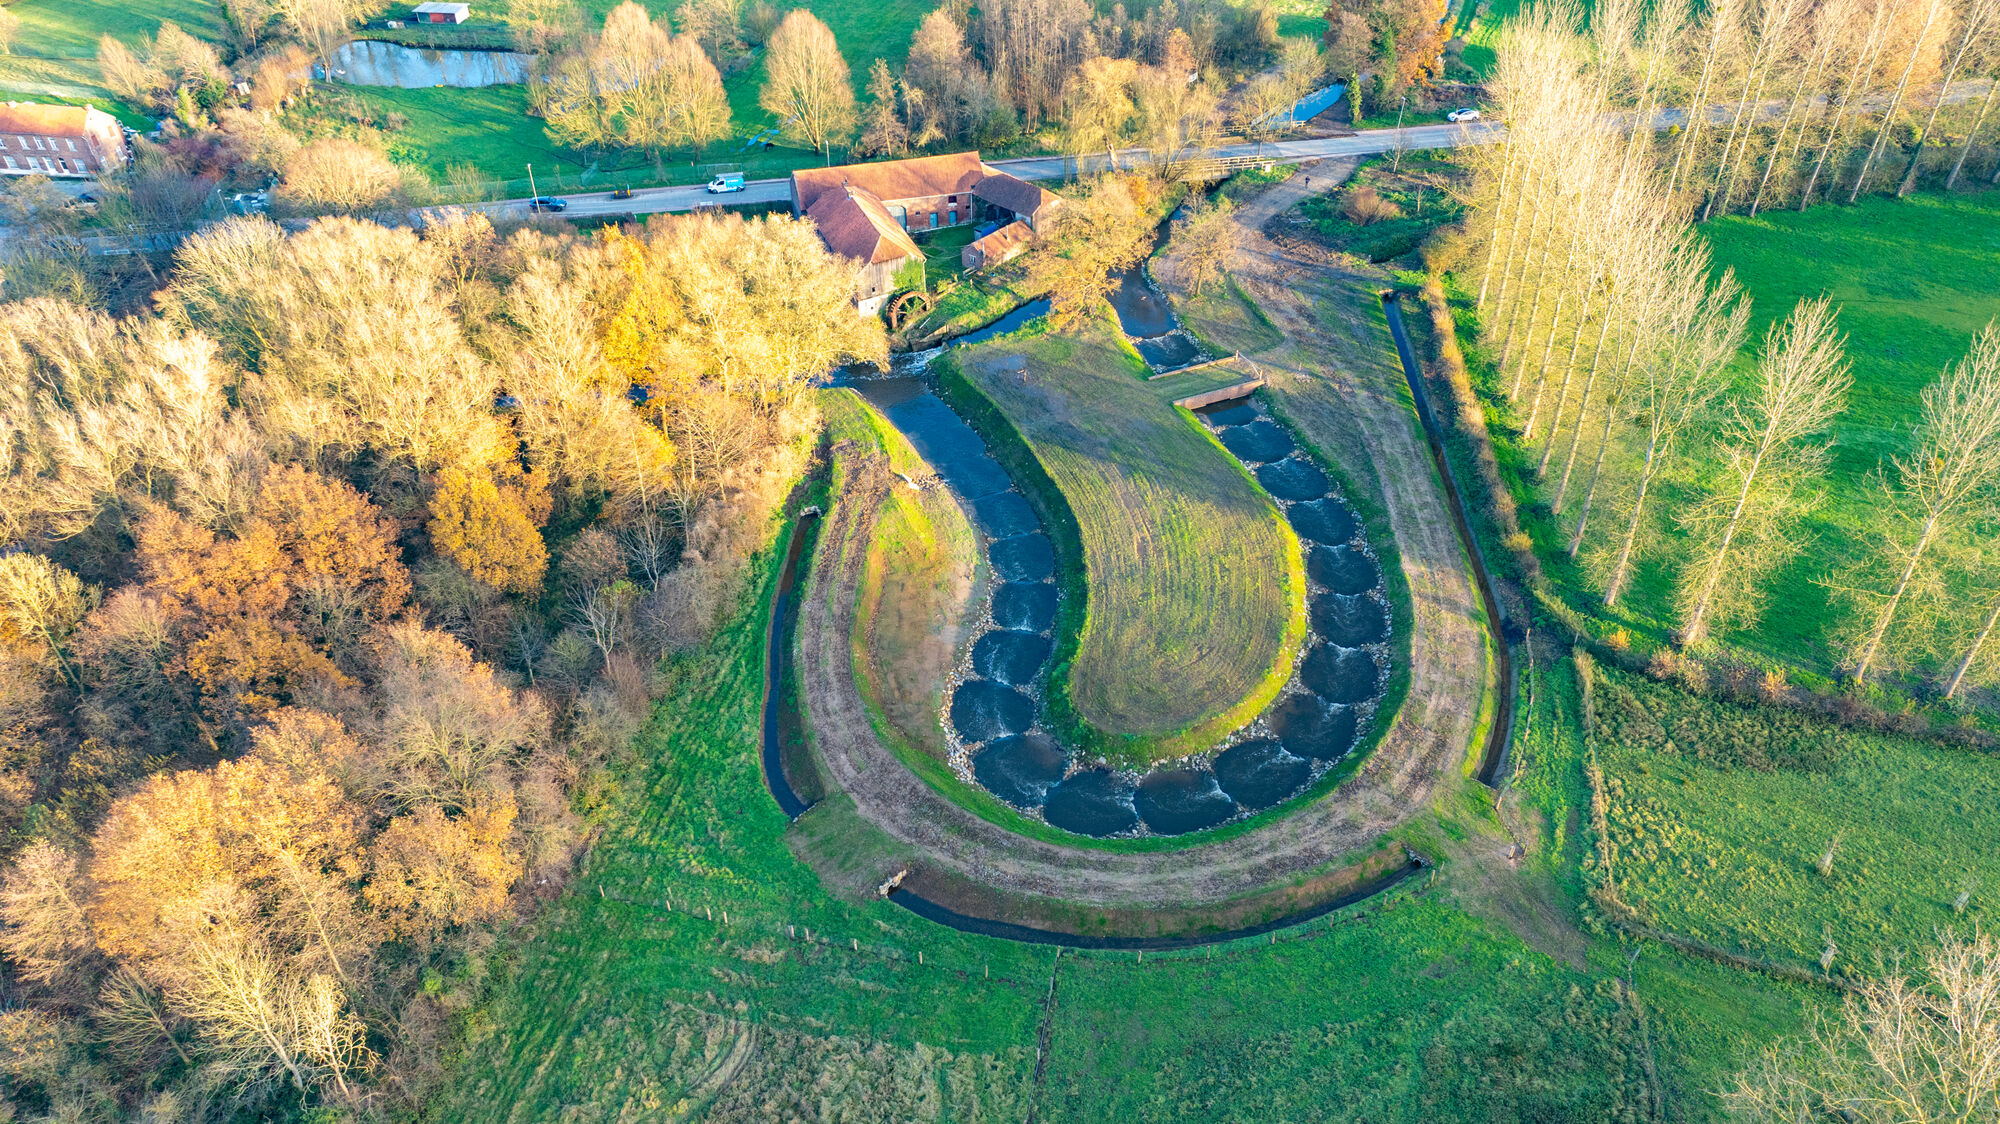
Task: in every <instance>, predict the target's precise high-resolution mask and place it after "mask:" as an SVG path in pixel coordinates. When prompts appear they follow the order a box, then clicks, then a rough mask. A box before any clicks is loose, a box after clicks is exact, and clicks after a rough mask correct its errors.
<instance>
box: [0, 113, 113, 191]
mask: <svg viewBox="0 0 2000 1124" xmlns="http://www.w3.org/2000/svg"><path fill="white" fill-rule="evenodd" d="M128 156H129V153H128V152H127V151H126V145H125V127H124V126H123V125H120V124H119V123H118V119H117V118H116V117H113V116H111V115H110V114H109V113H106V112H104V111H103V110H101V109H96V108H93V107H87V106H78V105H39V104H36V103H34V102H19V101H10V102H8V103H7V104H5V105H0V173H4V174H6V175H10V176H34V175H41V176H50V177H64V176H73V177H85V176H95V175H98V174H100V173H103V172H109V171H115V170H117V169H119V168H122V167H124V166H125V161H126V159H127V157H128Z"/></svg>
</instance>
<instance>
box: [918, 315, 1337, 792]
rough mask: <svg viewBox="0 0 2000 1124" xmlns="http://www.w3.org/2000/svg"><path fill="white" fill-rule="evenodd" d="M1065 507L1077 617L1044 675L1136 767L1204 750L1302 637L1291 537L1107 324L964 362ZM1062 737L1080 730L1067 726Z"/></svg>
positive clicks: (1063, 702)
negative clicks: (1077, 554) (1068, 642)
mask: <svg viewBox="0 0 2000 1124" xmlns="http://www.w3.org/2000/svg"><path fill="white" fill-rule="evenodd" d="M956 362H957V365H958V366H959V368H960V369H961V370H962V371H963V372H964V374H965V376H966V377H967V378H968V379H970V380H971V382H972V383H973V384H974V385H976V386H977V388H978V389H979V390H980V391H981V392H983V393H984V394H985V395H986V396H987V397H988V398H990V399H991V400H992V402H993V403H994V404H995V405H996V406H997V407H998V409H999V411H1000V412H1001V413H1002V414H1003V415H1005V417H1006V419H1007V420H1008V421H1009V422H1011V423H1012V424H1013V426H1014V427H1015V428H1016V429H1018V430H1019V432H1020V434H1021V436H1022V437H1023V438H1024V439H1025V441H1026V442H1027V444H1028V446H1029V447H1030V448H1031V449H1032V450H1033V455H1034V456H1035V457H1036V458H1037V460H1038V461H1039V462H1040V464H1041V467H1042V468H1043V469H1044V470H1045V471H1046V472H1047V474H1048V477H1049V478H1050V479H1051V480H1052V481H1053V484H1054V487H1055V488H1056V489H1057V490H1058V491H1059V492H1060V493H1061V500H1062V502H1063V503H1064V504H1066V505H1067V506H1068V508H1069V510H1070V511H1071V512H1072V513H1073V514H1074V517H1075V522H1076V526H1077V528H1078V532H1079V535H1080V539H1081V549H1082V558H1083V568H1084V580H1085V583H1086V588H1087V595H1086V604H1087V609H1086V614H1087V616H1086V618H1085V620H1084V621H1083V622H1082V625H1081V628H1080V629H1079V630H1078V636H1077V641H1076V649H1075V652H1074V654H1073V656H1069V655H1068V654H1067V653H1066V652H1065V651H1064V650H1063V649H1062V648H1058V651H1057V654H1056V663H1055V665H1054V667H1053V670H1052V672H1051V676H1050V678H1051V681H1052V684H1053V686H1052V691H1053V693H1054V695H1055V697H1054V698H1053V699H1052V701H1053V702H1054V704H1055V706H1054V709H1055V713H1056V716H1057V718H1058V720H1059V721H1060V720H1061V719H1062V718H1063V716H1064V715H1063V711H1064V709H1065V706H1066V707H1067V708H1068V709H1069V710H1070V711H1071V712H1073V714H1074V716H1075V718H1076V719H1077V720H1078V722H1079V723H1081V724H1084V725H1087V727H1088V728H1089V730H1091V731H1095V732H1096V734H1097V735H1098V737H1096V738H1094V739H1093V738H1090V737H1089V736H1088V732H1087V731H1086V732H1085V736H1084V737H1082V738H1079V741H1080V743H1081V744H1085V745H1088V746H1090V747H1091V748H1093V749H1098V750H1100V751H1103V752H1108V753H1111V754H1113V755H1121V756H1129V757H1131V758H1136V759H1145V758H1150V757H1159V756H1169V755H1173V754H1176V753H1187V752H1191V751H1194V750H1198V749H1201V748H1204V747H1205V746H1206V744H1207V743H1208V742H1209V741H1212V740H1213V738H1214V737H1215V736H1216V735H1218V734H1220V733H1224V732H1226V731H1228V730H1230V729H1233V728H1234V727H1235V726H1237V725H1240V724H1241V723H1242V722H1243V721H1245V720H1247V719H1248V718H1249V717H1250V716H1251V715H1253V714H1255V713H1256V712H1257V711H1259V710H1261V709H1262V708H1263V706H1264V704H1265V703H1266V702H1268V701H1269V699H1270V698H1271V697H1272V696H1273V695H1274V694H1275V693H1276V691H1277V690H1278V689H1279V688H1280V687H1282V686H1283V683H1284V681H1285V679H1286V678H1287V677H1288V676H1289V675H1290V673H1291V656H1292V652H1293V651H1294V650H1295V649H1296V648H1297V646H1298V644H1299V642H1300V640H1301V638H1302V637H1303V635H1304V621H1303V613H1302V611H1301V610H1300V608H1299V605H1300V600H1299V598H1300V590H1301V589H1302V588H1303V580H1304V575H1303V570H1302V563H1301V561H1300V555H1299V547H1298V542H1297V539H1296V537H1294V536H1293V534H1292V532H1291V530H1290V528H1289V527H1288V526H1287V525H1286V524H1285V523H1284V521H1283V519H1282V518H1281V517H1280V514H1279V512H1278V509H1277V507H1276V506H1275V505H1274V504H1273V503H1272V502H1271V501H1270V500H1269V499H1268V498H1267V497H1265V495H1264V494H1263V493H1262V492H1261V491H1260V490H1259V489H1258V488H1257V487H1256V485H1255V484H1254V482H1253V481H1252V480H1251V479H1250V477H1249V475H1248V474H1247V473H1246V472H1245V471H1244V470H1243V469H1242V467H1241V466H1240V465H1239V464H1237V463H1236V461H1235V460H1233V459H1232V458H1231V457H1230V456H1229V455H1228V454H1227V453H1226V452H1224V451H1223V450H1222V448H1221V447H1220V446H1218V445H1217V444H1216V443H1215V441H1214V440H1213V439H1212V438H1211V437H1210V436H1209V435H1208V434H1207V433H1206V432H1204V431H1203V430H1201V429H1200V428H1198V427H1197V425H1196V424H1195V422H1194V421H1193V420H1192V419H1191V418H1189V417H1188V416H1186V415H1185V414H1183V413H1182V412H1181V411H1179V410H1178V409H1177V408H1176V407H1174V406H1173V405H1172V404H1171V402H1170V399H1171V398H1172V397H1174V396H1177V395H1180V394H1185V393H1188V392H1189V391H1188V389H1187V387H1186V385H1185V381H1184V379H1181V378H1175V379H1168V380H1163V381H1162V382H1159V383H1151V382H1148V381H1146V377H1145V376H1146V373H1147V372H1146V369H1145V367H1144V365H1143V364H1142V363H1141V362H1140V360H1139V359H1138V357H1137V356H1136V355H1135V354H1133V353H1132V351H1131V350H1130V348H1129V346H1128V345H1127V344H1126V343H1125V341H1124V339H1123V338H1122V337H1120V336H1117V335H1115V334H1113V333H1112V332H1111V331H1110V330H1109V329H1108V327H1106V326H1104V325H1102V324H1093V325H1091V326H1089V327H1088V328H1086V329H1084V330H1082V331H1080V332H1078V333H1075V334H1070V335H1054V334H1048V333H1042V334H1031V335H1016V336H1013V337H1009V338H1005V339H1001V340H996V341H994V342H992V343H988V344H982V345H979V346H978V347H975V348H971V349H968V350H966V351H964V352H961V353H959V354H958V355H957V357H956ZM1065 733H1072V734H1073V733H1075V732H1073V731H1065Z"/></svg>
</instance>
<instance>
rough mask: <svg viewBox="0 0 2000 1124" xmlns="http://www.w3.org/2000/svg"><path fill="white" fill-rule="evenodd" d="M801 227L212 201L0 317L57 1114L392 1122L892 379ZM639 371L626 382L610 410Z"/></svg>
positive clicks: (17, 887) (6, 570) (2, 762)
mask: <svg viewBox="0 0 2000 1124" xmlns="http://www.w3.org/2000/svg"><path fill="white" fill-rule="evenodd" d="M847 280H848V274H847V273H846V267H845V266H844V264H843V263H839V262H837V261H835V260H833V259H832V258H830V257H829V256H828V255H827V254H826V252H825V250H824V249H823V248H822V246H821V244H820V243H819V241H818V239H817V237H816V236H815V235H814V234H813V232H812V230H811V229H810V227H808V226H806V225H804V224H801V223H797V222H793V221H791V220H789V219H787V220H771V221H755V222H745V221H743V220H741V219H737V218H715V217H706V218H679V219H666V220H661V221H656V222H655V223H653V224H651V225H649V226H648V227H646V228H645V229H644V230H641V231H633V232H607V233H606V234H604V235H603V236H601V237H582V236H578V235H576V234H574V233H571V232H569V231H567V230H552V229H545V228H540V227H527V228H523V229H519V230H515V231H513V232H511V233H509V234H506V235H504V236H503V235H502V234H500V233H499V232H496V231H495V230H494V229H493V228H492V226H490V225H489V224H488V223H487V221H486V220H485V219H484V218H481V217H464V216H459V217H453V218H449V219H447V220H445V221H441V222H438V223H435V224H433V225H431V226H429V227H427V228H426V229H425V230H424V231H422V232H421V233H414V232H411V231H409V230H392V229H386V228H383V227H380V226H376V225H373V224H370V223H366V222H359V221H355V220H352V219H327V220H322V221H320V222H319V223H317V224H315V225H312V226H311V227H309V228H306V229H304V230H302V231H301V232H299V233H296V234H290V235H287V234H285V233H284V232H282V231H280V230H279V229H278V228H277V227H276V226H274V225H272V224H271V223H269V222H267V221H264V220H261V219H236V220H231V221H229V222H226V223H223V224H221V225H218V226H215V227H212V228H210V229H208V230H206V231H204V232H203V233H202V234H200V235H199V236H197V237H195V238H193V239H191V240H189V241H188V242H187V243H186V244H185V245H184V246H183V248H182V249H181V250H180V252H179V253H178V254H177V255H176V257H175V259H174V261H173V265H172V269H171V272H170V274H168V276H167V278H166V284H165V286H164V287H163V289H162V290H161V291H160V292H159V293H158V297H157V301H156V306H155V308H154V309H153V310H151V311H147V312H141V313H137V314H134V315H131V316H128V317H125V318H123V319H114V318H112V317H110V316H107V315H105V314H104V313H102V312H98V311H95V310H93V309H90V308H87V307H82V306H79V305H76V304H73V303H68V302H65V301H62V300H58V299H54V298H47V297H40V298H33V299H28V300H24V301H15V302H11V303H8V304H5V305H0V456H4V458H5V459H4V461H0V473H4V480H0V522H4V527H5V535H6V547H5V553H4V555H0V663H4V667H0V731H4V734H0V747H4V757H0V827H4V836H0V838H4V840H5V843H4V846H5V849H6V850H7V852H8V866H7V872H6V874H5V876H4V879H0V919H4V921H5V925H4V927H0V946H3V947H4V949H5V951H6V953H7V956H8V961H9V964H10V966H11V969H12V971H11V973H10V975H9V977H8V981H7V984H6V987H7V996H8V999H9V1002H8V1004H7V1009H6V1011H5V1013H3V1014H0V1043H4V1047H0V1051H4V1053H5V1056H6V1059H7V1060H6V1063H5V1064H6V1066H7V1072H8V1074H9V1078H10V1086H9V1087H10V1088H11V1089H13V1090H14V1091H15V1098H14V1099H13V1100H12V1101H10V1102H9V1106H8V1108H9V1111H12V1112H17V1113H21V1114H24V1115H29V1116H37V1115H40V1114H44V1113H46V1114H49V1116H50V1117H51V1118H57V1119H65V1120H89V1119H104V1118H109V1117H111V1116H114V1115H117V1114H119V1113H121V1112H140V1113H142V1114H143V1115H144V1118H145V1119H152V1120H161V1121H166V1120H200V1119H220V1118H225V1117H228V1116H230V1115H231V1113H232V1112H236V1111H239V1110H242V1111H248V1112H250V1113H252V1114H254V1115H258V1116H264V1115H269V1114H275V1113H279V1112H281V1111H283V1110H284V1109H285V1106H293V1105H299V1104H302V1103H304V1104H319V1105H322V1106H326V1107H327V1108H328V1109H329V1110H331V1111H334V1112H335V1113H336V1115H345V1114H360V1115H368V1114H372V1113H375V1112H379V1111H390V1110H392V1109H393V1108H394V1107H395V1106H397V1105H405V1106H407V1105H410V1104H413V1103H415V1102H416V1101H417V1100H418V1099H419V1098H421V1097H422V1096H423V1095H424V1094H425V1093H426V1091H427V1090H428V1089H429V1088H430V1085H431V1082H432V1081H433V1080H434V1079H435V1077H436V1076H437V1073H438V1065H439V1060H440V1059H439V1055H438V1048H439V1043H440V1041H441V1039H442V1037H443V1036H445V1035H446V1034H447V1033H449V1029H450V1024H451V1020H452V1018H453V1012H452V1010H451V1009H449V1008H448V1007H447V1006H446V1005H445V1004H444V1002H443V1001H442V1000H441V998H440V995H439V993H438V989H437V987H436V979H437V975H438V973H439V972H440V971H441V970H452V971H455V972H459V973H464V972H467V971H471V972H474V973H475V974H476V971H477V964H478V959H479V956H480V954H481V950H482V949H483V948H484V947H485V946H486V944H487V943H489V941H490V937H489V936H488V934H489V933H490V932H491V930H492V929H493V927H494V926H497V925H504V924H506V923H507V922H508V921H509V920H510V919H512V918H513V917H515V916H517V915H518V914H519V912H520V911H521V910H522V909H523V908H525V907H527V906H529V905H531V904H532V903H534V902H537V901H540V900H543V899H546V898H547V897H548V896H550V895H552V894H554V893H556V892H557V891H558V890H559V889H560V888H561V887H562V885H563V884H564V881H565V879H566V876H567V874H568V872H569V870H570V869H571V865H572V862H573V860H574V858H575V856H576V855H577V853H578V849H579V848H580V847H581V846H582V845H583V844H584V843H585V842H586V837H587V832H588V825H589V823H590V822H591V813H592V810H593V809H594V808H596V807H597V806H598V805H599V804H600V803H601V802H602V801H603V799H604V796H605V793H606V791H607V786H609V785H612V784H615V783H616V780H615V778H616V776H617V775H619V774H618V773H617V772H616V771H615V770H611V769H607V765H608V764H611V763H615V761H616V759H617V758H618V756H619V755H620V754H623V753H626V752H628V749H627V746H628V743H629V740H630V737H631V734H632V733H633V731H634V730H635V729H636V728H637V726H638V724H639V723H640V722H641V721H643V720H644V717H645V715H646V714H647V712H648V709H649V704H650V693H651V691H652V690H653V685H654V679H655V676H656V675H657V674H658V673H657V671H656V670H655V667H656V665H657V663H658V660H659V657H660V656H661V655H662V654H664V653H669V652H672V651H675V650H678V649H681V648H684V647H686V646H689V645H693V644H698V643H700V642H702V641H703V640H705V639H706V637H707V635H708V634H709V630H710V628H711V627H712V624H713V622H714V621H715V619H716V615H717V613H718V612H719V611H721V610H722V609H724V608H726V607H729V606H730V605H732V604H733V601H734V598H735V596H736V590H737V589H738V587H739V579H740V574H741V567H742V562H743V560H744V559H745V557H746V556H747V555H748V553H749V552H751V551H752V550H753V549H755V548H756V547H758V546H759V545H760V544H761V543H762V542H763V541H764V536H765V533H766V531H765V528H766V522H767V519H768V516H769V513H770V512H771V510H772V507H773V504H774V503H775V502H777V501H778V500H779V499H780V498H781V492H782V490H783V489H784V488H786V487H788V486H789V482H790V481H792V480H794V479H795V478H796V476H797V473H798V471H799V468H800V466H801V464H802V463H803V459H804V458H805V457H807V456H808V455H809V453H810V444H811V442H812V440H813V439H814V434H815V433H816V431H817V418H816V415H815V412H814V408H813V406H812V404H811V400H810V399H809V398H806V397H804V396H803V395H802V394H801V389H802V387H803V386H804V384H805V380H806V379H807V378H808V377H810V376H811V375H813V374H816V373H818V372H820V371H822V370H824V369H826V368H827V367H829V366H830V365H833V364H835V363H837V362H843V361H849V360H856V361H879V360H881V359H882V358H883V356H884V354H885V343H884V337H883V333H882V330H881V328H880V326H879V324H876V323H874V322H872V321H867V320H863V319H861V318H859V317H856V316H855V315H854V313H853V310H852V308H851V307H850V306H849V304H848V302H847V299H846V295H845V294H846V292H847ZM634 388H639V389H634Z"/></svg>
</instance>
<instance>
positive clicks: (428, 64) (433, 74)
mask: <svg viewBox="0 0 2000 1124" xmlns="http://www.w3.org/2000/svg"><path fill="white" fill-rule="evenodd" d="M530 60H531V56H529V55H524V54H521V53H520V52H518V51H465V50H433V49H431V48H428V47H405V46H402V45H400V44H397V43H384V42H381V41H380V40H375V39H355V40H353V41H351V42H347V43H343V44H341V45H340V49H339V50H336V51H335V52H333V75H332V77H333V79H334V80H335V81H338V82H345V83H347V84H348V85H350V86H399V87H401V88H403V89H406V90H410V89H420V88H424V87H429V86H458V87H461V88H468V89H469V88H473V87H478V86H504V85H508V84H512V83H518V82H526V81H527V80H528V63H529V62H530Z"/></svg>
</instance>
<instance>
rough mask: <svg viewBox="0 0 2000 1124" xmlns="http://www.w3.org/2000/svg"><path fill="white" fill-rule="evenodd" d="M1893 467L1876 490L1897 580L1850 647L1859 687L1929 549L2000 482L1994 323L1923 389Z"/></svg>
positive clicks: (1998, 358)
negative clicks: (1918, 412) (1916, 429)
mask: <svg viewBox="0 0 2000 1124" xmlns="http://www.w3.org/2000/svg"><path fill="white" fill-rule="evenodd" d="M1894 464H1895V469H1896V472H1895V476H1896V479H1895V482H1894V483H1893V484H1888V483H1887V482H1885V484H1884V487H1885V488H1886V489H1887V491H1888V496H1887V498H1888V500H1889V502H1890V504H1891V505H1892V510H1893V511H1894V512H1895V513H1896V514H1897V516H1898V518H1899V519H1900V521H1901V522H1902V524H1903V529H1902V530H1899V531H1897V532H1895V533H1893V535H1892V537H1891V539H1890V542H1889V545H1888V557H1889V558H1890V559H1893V561H1894V563H1895V564H1896V567H1897V570H1898V576H1897V578H1896V580H1895V584H1894V585H1892V586H1891V587H1890V588H1889V590H1888V592H1887V594H1886V595H1883V596H1882V597H1881V598H1880V605H1879V607H1878V608H1877V610H1876V611H1875V613H1874V614H1873V621H1872V623H1871V624H1869V625H1868V627H1867V628H1866V630H1865V631H1864V632H1863V633H1862V634H1861V637H1860V641H1859V643H1858V644H1857V645H1856V646H1855V652H1854V678H1855V679H1856V680H1857V681H1865V680H1866V679H1867V678H1868V673H1869V671H1870V670H1872V669H1873V668H1874V666H1875V664H1876V661H1877V660H1878V659H1879V658H1880V656H1881V654H1882V643H1883V639H1884V637H1886V636H1887V635H1888V633H1889V628H1890V626H1891V625H1892V624H1894V623H1895V620H1896V614H1897V611H1898V610H1899V609H1900V608H1901V607H1902V604H1903V598H1904V596H1905V594H1907V593H1908V592H1909V590H1910V586H1911V581H1912V580H1913V579H1914V578H1915V577H1916V575H1917V570H1918V567H1919V566H1921V565H1922V564H1923V562H1924V560H1925V558H1926V556H1927V555H1928V554H1929V553H1930V550H1931V548H1932V547H1933V546H1936V545H1937V543H1938V540H1939V538H1940V537H1942V536H1943V535H1945V534H1947V533H1949V532H1951V531H1952V530H1954V529H1956V525H1957V522H1958V521H1959V520H1960V518H1961V517H1962V516H1963V515H1964V514H1965V513H1966V512H1967V511H1968V510H1969V509H1971V508H1973V507H1974V506H1975V505H1976V504H1977V503H1979V501H1980V500H1981V499H1982V498H1984V497H1985V496H1986V495H1987V494H1988V493H1989V492H1990V491H1991V490H1992V488H1993V487H1994V486H1995V484H1996V483H2000V325H1994V324H1989V325H1987V327H1986V330H1985V331H1983V332H1981V333H1980V334H1979V335H1978V337H1976V338H1975V339H1974V340H1973V342H1972V350H1971V352H1970V353H1969V354H1968V355H1966V357H1965V358H1964V359H1962V360H1960V361H1959V362H1958V363H1957V364H1956V365H1955V366H1953V368H1952V369H1951V370H1950V371H1949V372H1947V373H1946V374H1945V376H1944V378H1942V379H1940V380H1939V381H1938V382H1936V383H1933V384H1932V385H1930V386H1928V387H1926V388H1925V389H1924V397H1923V428H1922V430H1921V431H1920V433H1919V436H1918V439H1917V447H1916V448H1915V449H1914V450H1912V452H1911V453H1910V455H1909V456H1908V457H1897V458H1895V461H1894Z"/></svg>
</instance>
